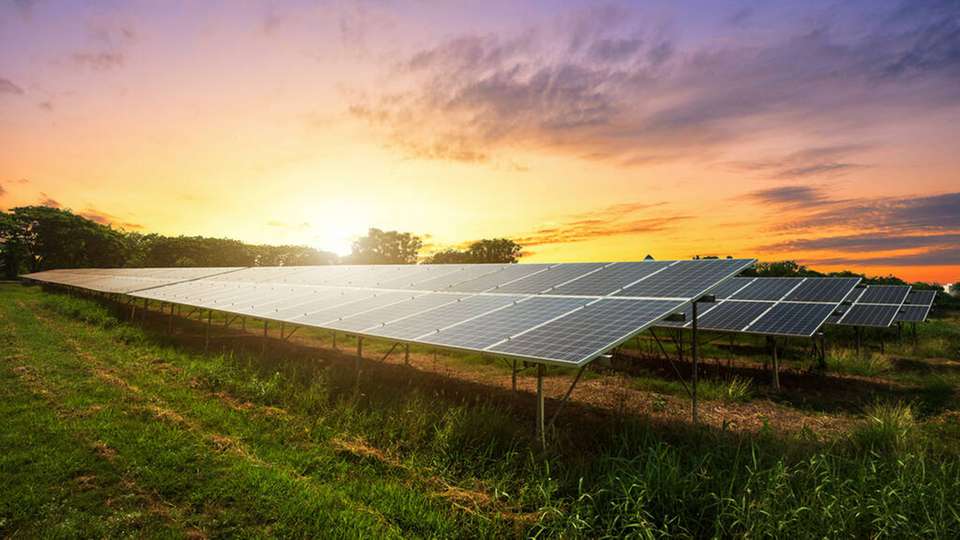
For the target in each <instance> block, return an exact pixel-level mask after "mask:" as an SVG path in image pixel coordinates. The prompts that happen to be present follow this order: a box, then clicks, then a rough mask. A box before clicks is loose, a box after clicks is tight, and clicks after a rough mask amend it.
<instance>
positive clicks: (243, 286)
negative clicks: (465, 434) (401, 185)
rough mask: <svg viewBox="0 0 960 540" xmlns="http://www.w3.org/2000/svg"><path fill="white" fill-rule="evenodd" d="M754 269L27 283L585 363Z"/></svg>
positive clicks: (124, 277) (297, 274) (483, 268)
mask: <svg viewBox="0 0 960 540" xmlns="http://www.w3.org/2000/svg"><path fill="white" fill-rule="evenodd" d="M753 262H754V261H753V260H746V259H711V260H691V261H643V262H624V263H576V264H552V265H551V264H481V265H376V266H373V265H367V266H363V265H353V266H347V265H345V266H314V267H260V268H229V269H224V268H192V269H180V268H156V269H98V270H83V271H80V270H76V271H74V270H70V271H67V270H55V271H49V272H41V273H36V274H29V275H27V276H24V277H26V278H28V279H32V280H35V281H41V282H49V283H58V284H62V285H70V286H75V287H79V288H84V289H89V290H94V291H100V292H111V293H113V292H119V293H124V294H128V295H130V296H133V297H137V298H145V299H149V300H156V301H161V302H169V303H175V304H183V305H188V306H193V307H198V308H207V309H215V310H218V311H224V312H228V313H234V314H238V315H247V316H253V317H258V318H262V319H268V320H274V321H282V322H288V323H292V324H298V325H304V326H313V327H318V328H325V329H330V330H339V331H344V332H349V333H352V334H356V335H360V336H374V337H382V338H388V339H394V340H399V341H407V342H413V343H423V344H429V345H435V346H439V347H444V348H451V349H459V350H468V351H481V352H489V353H493V354H497V355H502V356H508V357H515V358H520V359H524V360H531V361H536V362H543V363H555V364H565V365H583V364H585V363H587V362H589V361H590V360H592V359H594V358H596V357H597V356H598V355H600V354H602V353H603V352H605V351H607V350H609V349H611V348H613V347H615V346H616V345H618V344H620V343H622V342H623V341H625V340H626V339H628V338H630V337H631V336H633V335H634V334H636V333H637V332H640V331H642V330H644V329H645V328H647V327H648V326H650V325H652V324H653V323H655V322H656V321H657V320H659V319H661V318H663V317H665V316H667V315H669V314H670V313H673V312H675V311H677V310H679V309H682V308H683V307H684V305H687V304H688V303H689V302H690V301H691V300H692V299H693V298H697V297H699V296H701V295H703V294H704V293H705V292H707V291H709V290H711V289H713V288H715V287H717V286H718V285H719V284H721V283H723V282H724V281H726V280H727V279H729V278H730V277H731V276H734V275H736V274H737V273H739V272H740V271H742V270H744V269H746V268H747V267H749V266H750V265H751V264H753Z"/></svg>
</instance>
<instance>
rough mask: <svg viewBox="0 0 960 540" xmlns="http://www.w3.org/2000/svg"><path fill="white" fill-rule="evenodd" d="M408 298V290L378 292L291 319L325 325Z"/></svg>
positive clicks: (303, 322) (409, 296) (314, 324)
mask: <svg viewBox="0 0 960 540" xmlns="http://www.w3.org/2000/svg"><path fill="white" fill-rule="evenodd" d="M410 298H411V293H409V292H378V293H376V294H375V295H374V296H371V297H369V298H364V299H362V300H356V301H354V302H349V303H346V304H338V305H335V306H333V307H329V308H326V309H320V310H317V311H311V312H309V313H307V314H306V315H302V316H300V317H294V318H293V319H291V320H292V321H294V322H298V323H301V324H307V325H312V326H325V325H327V324H328V323H332V322H334V321H336V320H337V319H341V318H344V317H349V316H351V315H356V314H358V313H363V312H364V311H369V310H372V309H377V308H382V307H385V306H389V305H390V304H395V303H397V302H402V301H404V300H409V299H410Z"/></svg>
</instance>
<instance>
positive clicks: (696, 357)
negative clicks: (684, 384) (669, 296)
mask: <svg viewBox="0 0 960 540" xmlns="http://www.w3.org/2000/svg"><path fill="white" fill-rule="evenodd" d="M691 305H692V309H691V311H692V314H693V324H692V325H691V326H690V330H691V331H692V334H693V336H692V338H691V341H690V345H691V348H690V355H691V357H692V359H693V377H692V379H691V383H692V384H691V385H690V387H691V390H690V396H691V399H692V401H693V414H692V417H693V423H694V424H696V423H697V367H698V366H697V364H698V363H699V362H700V358H699V356H700V355H699V354H698V352H699V351H697V301H696V300H694V301H693V303H692V304H691ZM681 343H683V342H682V341H681Z"/></svg>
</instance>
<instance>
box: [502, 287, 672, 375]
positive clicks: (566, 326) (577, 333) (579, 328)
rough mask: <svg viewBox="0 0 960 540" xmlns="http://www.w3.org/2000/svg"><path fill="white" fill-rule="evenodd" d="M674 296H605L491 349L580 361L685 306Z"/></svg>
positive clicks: (568, 361) (557, 359)
mask: <svg viewBox="0 0 960 540" xmlns="http://www.w3.org/2000/svg"><path fill="white" fill-rule="evenodd" d="M682 305H683V303H682V302H676V301H671V300H628V299H612V298H611V299H603V300H600V301H598V302H596V303H594V304H591V305H589V306H587V307H585V308H583V309H579V310H577V311H574V312H572V313H570V314H568V315H565V316H563V317H561V318H559V319H557V320H555V321H552V322H549V323H547V324H545V325H543V326H540V327H538V328H535V329H533V330H530V331H529V332H527V333H524V334H522V335H520V336H517V337H514V338H512V339H510V340H509V341H506V342H504V343H501V344H499V345H496V346H494V347H491V348H490V349H489V350H490V351H491V352H499V353H504V354H513V355H521V356H531V357H535V358H536V357H543V355H544V351H548V352H549V358H550V359H551V360H555V361H560V362H564V363H570V364H580V363H582V362H585V361H586V360H589V359H591V358H592V357H593V356H594V355H596V354H599V353H601V352H603V351H604V350H607V349H608V348H609V347H612V346H614V345H615V344H617V343H619V342H621V341H622V340H624V339H626V338H628V337H630V336H631V335H633V334H635V333H636V332H638V331H639V330H642V329H643V328H645V327H646V326H649V325H650V324H652V323H653V322H654V321H656V320H657V319H659V318H661V317H663V316H665V315H666V314H668V313H670V312H671V311H673V310H676V309H678V308H679V307H680V306H682Z"/></svg>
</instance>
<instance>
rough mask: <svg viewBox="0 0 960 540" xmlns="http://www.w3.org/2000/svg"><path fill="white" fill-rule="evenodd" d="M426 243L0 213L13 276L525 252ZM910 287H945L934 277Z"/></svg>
mask: <svg viewBox="0 0 960 540" xmlns="http://www.w3.org/2000/svg"><path fill="white" fill-rule="evenodd" d="M423 247H424V244H423V239H422V238H420V237H419V236H417V235H415V234H412V233H408V232H398V231H383V230H380V229H376V228H371V229H369V230H368V231H367V234H366V236H363V237H360V238H358V239H357V240H356V241H354V242H353V245H352V250H351V254H350V255H347V256H344V257H338V256H337V255H336V254H334V253H331V252H328V251H323V250H319V249H315V248H312V247H308V246H292V245H257V244H247V243H245V242H241V241H239V240H231V239H228V238H208V237H204V236H164V235H160V234H142V233H137V232H127V231H122V230H117V229H114V228H113V227H110V226H109V225H103V224H101V223H97V222H95V221H92V220H89V219H87V218H85V217H82V216H78V215H76V214H74V213H73V212H71V211H69V210H64V209H59V208H51V207H47V206H22V207H18V208H13V209H11V210H9V211H7V212H0V272H2V274H3V275H4V276H6V278H8V279H12V278H15V277H16V276H17V275H19V274H24V273H27V272H39V271H41V270H51V269H56V268H92V267H95V268H119V267H172V266H205V267H217V266H314V265H325V264H416V263H429V264H468V263H515V262H517V261H518V260H519V259H520V257H522V256H523V247H522V246H520V245H519V244H517V243H516V242H514V241H513V240H510V239H507V238H492V239H482V240H477V241H474V242H470V243H469V244H467V245H466V246H465V247H464V248H462V249H456V248H447V249H443V250H440V251H437V252H434V253H431V254H429V255H425V256H424V255H421V251H422V250H423ZM694 258H695V259H699V258H706V259H712V258H717V257H714V256H706V257H700V256H697V257H694ZM646 259H652V257H651V256H650V255H647V256H646ZM744 275H750V276H767V277H791V276H799V277H807V276H839V277H860V278H862V279H863V280H864V282H866V283H873V284H907V283H906V282H905V281H903V280H901V279H899V278H897V277H895V276H884V277H870V276H866V275H863V274H857V273H854V272H850V271H843V272H831V273H827V274H824V273H821V272H817V271H816V270H812V269H810V268H807V267H806V266H804V265H801V264H799V263H797V262H795V261H777V262H760V263H757V264H756V265H755V266H754V268H752V269H750V270H747V271H746V272H744ZM910 285H912V286H913V288H914V289H928V290H942V289H941V287H940V285H938V284H934V283H920V282H918V283H910ZM954 286H955V287H956V286H957V284H954ZM944 300H946V299H945V298H944Z"/></svg>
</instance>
